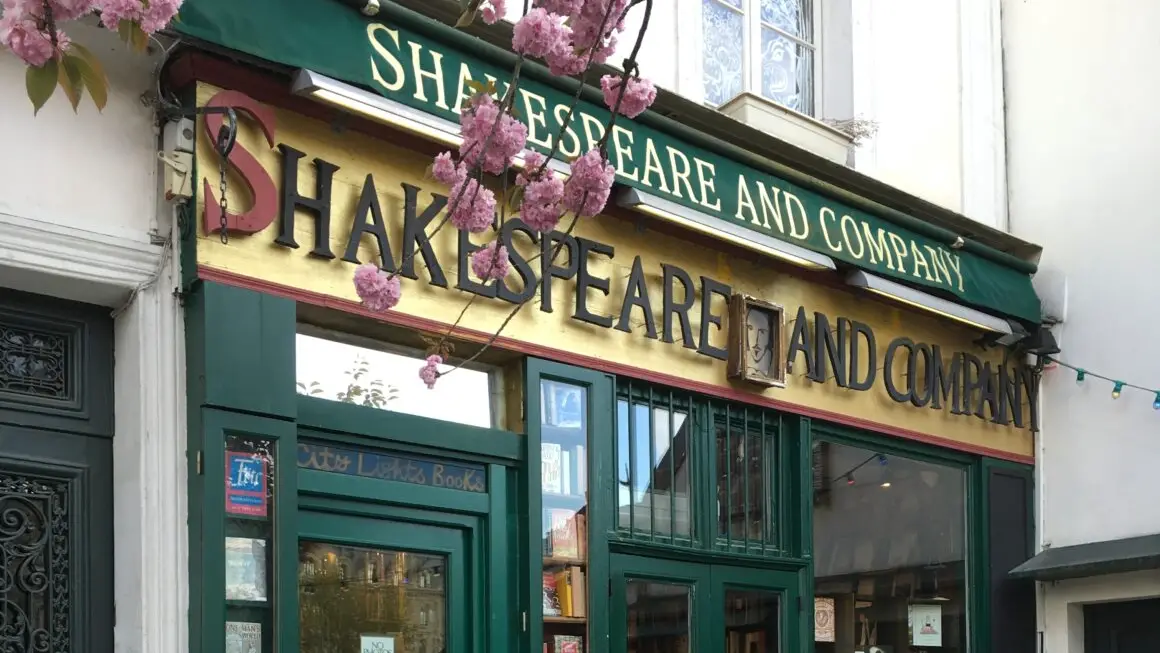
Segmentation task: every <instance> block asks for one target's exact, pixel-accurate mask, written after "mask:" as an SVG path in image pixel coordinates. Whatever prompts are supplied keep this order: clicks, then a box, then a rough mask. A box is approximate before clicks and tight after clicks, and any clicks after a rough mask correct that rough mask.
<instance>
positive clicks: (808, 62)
mask: <svg viewBox="0 0 1160 653" xmlns="http://www.w3.org/2000/svg"><path fill="white" fill-rule="evenodd" d="M701 3H702V5H701V6H702V12H703V13H702V21H701V24H702V30H703V37H704V44H705V49H704V53H703V79H704V84H705V101H706V102H708V103H709V104H712V105H721V104H725V103H726V102H728V101H729V100H732V99H733V98H734V97H736V96H737V95H738V94H740V93H743V92H746V91H748V92H750V93H754V94H757V95H760V96H762V97H764V98H766V99H768V100H772V101H773V102H776V103H778V104H780V105H782V106H784V107H786V108H789V109H793V110H794V111H798V112H800V113H804V114H807V115H813V113H814V68H815V63H816V62H815V61H814V59H815V57H816V54H817V42H816V39H815V35H814V14H813V11H814V10H813V2H812V1H811V0H701Z"/></svg>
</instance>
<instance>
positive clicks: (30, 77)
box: [24, 59, 58, 115]
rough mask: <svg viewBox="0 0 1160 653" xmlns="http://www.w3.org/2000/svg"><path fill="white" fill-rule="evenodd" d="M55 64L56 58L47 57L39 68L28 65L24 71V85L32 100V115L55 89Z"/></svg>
mask: <svg viewBox="0 0 1160 653" xmlns="http://www.w3.org/2000/svg"><path fill="white" fill-rule="evenodd" d="M57 65H58V64H57V62H56V59H49V60H48V61H46V62H45V64H44V65H43V66H40V67H39V68H38V67H35V66H29V67H28V70H27V71H26V72H25V73H24V86H25V88H26V89H27V90H28V99H29V100H32V114H33V115H36V114H37V113H39V112H40V108H41V107H43V106H44V105H45V103H46V102H48V98H50V97H52V94H53V93H54V92H55V91H56V84H57V75H58V73H57Z"/></svg>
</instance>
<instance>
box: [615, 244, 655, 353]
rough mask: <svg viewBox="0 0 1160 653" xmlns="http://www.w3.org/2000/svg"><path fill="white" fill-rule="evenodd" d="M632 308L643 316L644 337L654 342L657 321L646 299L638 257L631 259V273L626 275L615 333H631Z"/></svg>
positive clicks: (650, 304)
mask: <svg viewBox="0 0 1160 653" xmlns="http://www.w3.org/2000/svg"><path fill="white" fill-rule="evenodd" d="M633 306H636V307H637V308H639V309H640V312H641V313H642V314H643V315H644V328H645V336H646V337H649V338H652V339H653V340H656V339H657V321H656V318H654V317H653V311H652V302H651V301H649V298H648V282H647V280H646V279H645V276H644V268H643V267H642V266H641V264H640V257H639V256H637V257H636V258H634V259H632V273H631V274H629V275H628V288H626V289H625V291H624V302H623V303H622V304H621V305H620V319H619V320H617V321H616V330H617V331H623V332H625V333H631V332H632V327H631V326H629V319H630V318H631V317H632V307H633Z"/></svg>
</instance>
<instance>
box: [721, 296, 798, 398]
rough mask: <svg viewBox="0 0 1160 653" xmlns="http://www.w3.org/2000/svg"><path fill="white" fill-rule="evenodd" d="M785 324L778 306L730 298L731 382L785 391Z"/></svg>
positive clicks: (729, 372)
mask: <svg viewBox="0 0 1160 653" xmlns="http://www.w3.org/2000/svg"><path fill="white" fill-rule="evenodd" d="M784 323H785V310H784V309H783V308H782V307H781V306H778V305H777V304H771V303H769V302H766V301H762V300H760V299H757V298H754V297H750V296H748V295H742V294H740V293H738V294H734V295H733V296H732V297H730V299H729V360H728V364H727V369H728V375H729V378H730V379H738V380H741V381H745V382H746V383H752V384H753V385H758V386H762V387H766V388H773V387H776V388H784V387H785V353H784V351H783V343H782V331H783V328H782V327H783V325H784Z"/></svg>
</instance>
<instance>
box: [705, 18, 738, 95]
mask: <svg viewBox="0 0 1160 653" xmlns="http://www.w3.org/2000/svg"><path fill="white" fill-rule="evenodd" d="M702 3H703V11H704V14H703V20H702V29H703V34H704V41H705V51H704V60H703V63H702V65H703V66H704V76H705V101H706V102H708V103H709V104H713V105H719V104H725V103H726V102H728V101H729V100H732V99H733V98H734V97H735V96H736V95H737V94H738V93H740V92H741V90H742V87H743V86H744V84H743V80H744V74H745V64H744V54H745V50H744V48H745V40H744V34H745V19H744V17H743V16H742V14H741V12H739V11H736V10H734V9H733V8H732V5H733V3H736V8H737V9H740V6H741V0H733V2H732V3H730V2H728V1H727V2H720V1H719V0H702Z"/></svg>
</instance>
